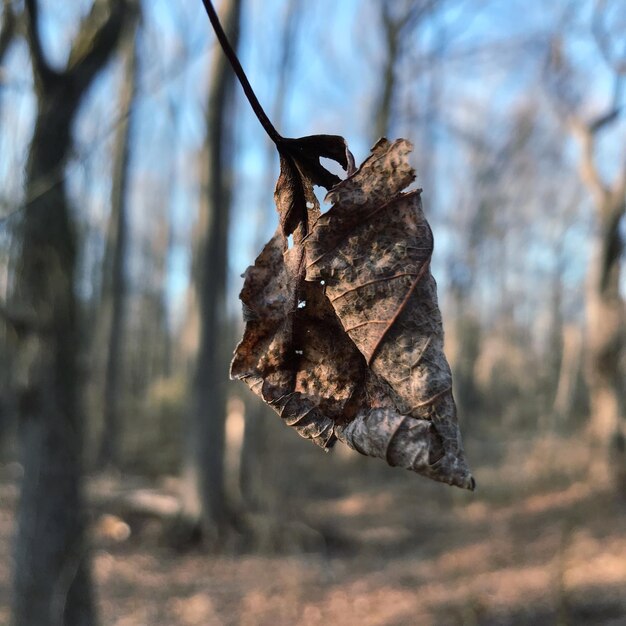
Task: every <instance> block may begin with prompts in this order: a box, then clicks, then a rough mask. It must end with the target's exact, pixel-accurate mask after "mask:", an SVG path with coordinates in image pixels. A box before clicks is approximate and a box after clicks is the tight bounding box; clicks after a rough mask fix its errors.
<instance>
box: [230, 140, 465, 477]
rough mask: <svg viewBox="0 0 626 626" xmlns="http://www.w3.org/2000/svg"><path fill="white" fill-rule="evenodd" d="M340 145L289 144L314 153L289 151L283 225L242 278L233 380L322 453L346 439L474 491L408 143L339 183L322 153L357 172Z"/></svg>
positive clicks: (375, 155)
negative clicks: (324, 192) (323, 201)
mask: <svg viewBox="0 0 626 626" xmlns="http://www.w3.org/2000/svg"><path fill="white" fill-rule="evenodd" d="M322 137H325V136H322ZM339 139H341V138H332V140H326V139H324V140H320V139H319V138H304V139H301V140H291V141H299V142H304V144H303V145H304V146H305V148H303V149H304V153H305V154H307V150H308V151H309V152H308V154H312V155H313V157H311V158H308V157H307V158H304V157H300V158H299V159H296V158H295V157H290V158H292V162H291V163H290V164H289V163H287V161H288V159H287V157H283V155H282V154H281V177H280V178H279V181H278V184H277V188H276V202H277V206H278V208H279V213H280V216H281V227H282V228H281V229H279V231H278V232H277V233H276V235H275V236H274V238H273V239H272V240H271V241H270V242H269V243H268V244H267V246H266V247H265V249H264V250H263V252H262V253H261V255H260V256H259V258H258V259H257V261H256V263H255V265H254V266H253V267H251V268H249V269H248V271H247V272H246V275H245V278H246V280H245V284H244V288H243V291H242V293H241V299H242V301H243V304H244V315H245V319H246V330H245V334H244V338H243V340H242V342H241V343H240V344H239V346H238V347H237V350H236V353H235V358H234V361H233V365H232V376H233V377H235V378H241V379H243V380H245V381H246V382H247V383H248V385H249V386H250V387H251V388H252V390H253V391H255V393H257V394H258V395H260V396H261V397H262V398H263V400H264V401H265V402H267V403H268V404H270V405H271V406H272V407H273V408H274V409H275V410H277V412H278V413H279V414H280V415H281V417H283V419H284V420H285V421H286V422H287V423H288V424H289V425H291V426H294V427H295V428H296V429H297V430H298V432H300V434H302V435H303V436H305V437H307V438H310V439H313V440H314V441H315V442H316V443H318V444H319V445H321V446H323V447H329V446H331V445H332V443H333V442H334V441H335V439H336V438H339V439H340V440H342V441H344V442H345V443H346V444H348V445H349V446H351V447H353V448H355V449H356V450H358V451H359V452H361V453H362V454H365V455H368V456H375V457H380V458H383V459H385V460H386V461H387V462H388V463H389V464H390V465H398V466H400V467H405V468H407V469H411V470H413V471H416V472H418V473H420V474H423V475H425V476H428V477H430V478H433V479H435V480H440V481H443V482H447V483H449V484H453V485H457V486H460V487H465V488H469V489H473V487H474V480H473V478H472V476H471V474H470V472H469V469H468V467H467V464H466V462H465V457H464V453H463V447H462V444H461V436H460V431H459V427H458V423H457V417H456V407H455V404H454V399H453V397H452V377H451V373H450V368H449V366H448V363H447V361H446V358H445V356H444V353H443V328H442V323H441V314H440V312H439V308H438V305H437V294H436V285H435V281H434V279H433V277H432V275H431V272H430V260H431V255H432V251H433V238H432V232H431V230H430V227H429V225H428V223H427V221H426V219H425V217H424V214H423V212H422V208H421V200H420V194H419V192H418V191H413V192H405V191H404V190H405V188H406V187H407V186H408V185H409V184H410V183H411V182H412V181H413V180H414V178H415V174H414V172H413V169H412V168H411V167H410V165H409V163H408V154H409V153H410V150H411V145H410V144H409V142H407V141H405V140H402V139H400V140H398V141H396V142H394V143H390V142H388V141H387V140H381V141H380V142H378V143H377V144H376V146H375V147H374V148H373V150H372V154H371V156H370V157H369V158H368V159H367V160H366V161H365V162H364V163H363V165H362V166H361V167H360V168H359V169H358V170H357V171H356V172H354V173H351V175H349V176H348V178H346V179H345V180H344V181H336V182H335V181H334V178H330V177H332V175H331V174H329V173H328V172H326V174H324V172H325V170H323V168H321V165H319V158H318V157H319V156H328V155H330V156H331V158H336V160H338V161H340V162H341V163H342V164H343V165H344V167H346V168H347V169H349V170H350V169H351V163H350V161H349V158H344V159H343V161H341V160H340V159H341V156H340V150H344V154H349V153H348V152H347V151H346V150H345V143H342V142H343V140H341V142H340V141H338V140H339ZM320 141H321V143H319V142H320ZM306 142H311V144H312V146H313V147H312V148H311V146H309V145H308V144H307V143H306ZM315 155H317V157H315ZM314 157H315V158H314ZM283 158H284V159H285V162H286V163H287V165H285V169H283ZM315 163H317V165H316V164H315ZM318 166H319V168H321V169H322V170H323V172H322V171H320V170H319V169H318ZM327 175H328V176H327ZM331 183H332V184H333V185H334V186H333V187H332V189H331V190H330V193H329V194H328V199H329V200H330V201H331V202H333V206H332V208H331V209H330V210H329V211H328V212H326V213H324V214H323V215H321V216H320V215H319V207H318V204H317V201H316V199H315V195H314V194H313V185H314V184H331ZM299 189H300V190H302V191H301V192H300V191H298V190H299ZM298 194H300V195H301V196H302V198H301V199H300V200H298V199H297V198H298V197H299V195H298ZM307 202H308V203H311V204H312V208H310V207H308V206H307ZM295 229H299V231H298V233H297V234H298V237H294V246H293V247H292V248H290V249H287V242H286V235H288V234H289V233H290V232H293V231H294V230H295ZM307 233H308V234H307ZM302 303H304V304H305V305H304V306H302Z"/></svg>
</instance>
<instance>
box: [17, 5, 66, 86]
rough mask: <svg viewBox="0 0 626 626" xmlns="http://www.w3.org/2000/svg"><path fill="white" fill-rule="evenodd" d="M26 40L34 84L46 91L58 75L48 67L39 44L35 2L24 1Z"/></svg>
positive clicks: (37, 14) (37, 15) (37, 6)
mask: <svg viewBox="0 0 626 626" xmlns="http://www.w3.org/2000/svg"><path fill="white" fill-rule="evenodd" d="M24 8H25V16H26V40H27V41H28V47H29V48H30V54H31V57H32V64H33V72H34V74H35V83H36V84H37V88H38V89H42V90H44V91H45V90H46V89H47V88H48V87H49V86H50V84H51V83H52V82H54V81H55V80H57V79H58V78H59V74H58V73H57V72H56V71H55V70H54V69H53V68H52V67H50V65H49V63H48V60H47V59H46V55H45V54H44V51H43V46H42V44H41V36H40V34H39V4H38V2H37V0H25V3H24Z"/></svg>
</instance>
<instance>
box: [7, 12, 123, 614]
mask: <svg viewBox="0 0 626 626" xmlns="http://www.w3.org/2000/svg"><path fill="white" fill-rule="evenodd" d="M125 8H126V4H125V2H122V1H121V0H120V1H117V2H114V3H112V6H111V11H110V13H109V15H108V17H107V18H106V20H105V21H104V22H102V21H101V16H102V14H101V13H100V12H99V11H98V10H93V11H92V12H91V13H89V14H88V15H87V16H86V18H85V21H84V23H83V24H82V25H81V30H80V32H79V34H78V35H77V37H76V39H75V41H74V43H73V46H72V50H71V53H70V58H69V61H68V67H67V69H66V70H64V71H62V72H61V71H57V70H54V69H52V68H51V67H50V65H49V64H48V62H47V59H46V57H45V55H44V52H43V50H42V44H41V39H40V37H39V24H38V4H37V2H36V0H27V1H26V16H27V36H28V40H29V46H30V51H31V57H32V63H33V70H34V76H35V88H36V97H37V116H36V121H35V129H34V133H33V138H32V142H31V146H30V152H29V157H28V164H27V171H26V198H27V199H26V207H25V212H24V217H23V221H22V224H21V251H20V259H19V264H18V267H17V285H16V290H15V294H14V302H15V306H19V307H21V308H23V309H24V310H28V311H29V312H30V313H31V314H32V318H33V321H32V324H31V325H30V328H29V329H28V330H29V332H28V333H26V334H25V335H24V336H23V338H22V342H21V346H20V354H19V359H20V370H21V371H22V372H23V376H22V380H23V386H22V389H21V392H20V400H19V404H20V407H19V417H20V425H19V427H20V428H19V437H20V445H21V451H20V452H21V462H22V464H23V467H24V476H23V480H22V488H21V497H20V504H19V510H18V520H17V537H16V544H15V576H14V596H13V611H14V613H13V619H14V624H15V626H34V625H39V624H41V625H43V624H46V625H50V626H60V625H67V626H70V625H72V626H73V625H81V626H82V625H85V626H89V625H91V624H94V623H95V621H96V618H95V611H94V606H93V601H92V591H91V581H90V567H89V557H88V550H87V547H86V542H85V538H84V519H83V506H82V497H81V489H80V477H81V458H80V455H81V450H82V424H81V417H80V409H79V384H80V383H79V380H80V374H79V372H78V367H77V341H78V328H77V310H76V299H75V294H74V275H75V262H76V234H75V231H74V227H73V224H72V219H71V215H70V210H69V206H68V200H67V194H66V188H65V181H64V173H65V172H64V167H65V162H66V160H67V158H68V155H69V152H70V148H71V129H72V123H73V121H74V117H75V115H76V112H77V110H78V107H79V105H80V103H81V100H82V99H83V97H84V95H85V94H86V92H87V89H88V88H89V86H90V85H91V83H92V81H93V79H94V78H95V76H96V75H97V74H98V72H99V71H100V69H101V68H102V67H103V65H104V64H105V62H106V61H107V60H108V58H109V56H110V54H111V52H112V51H113V49H114V47H115V46H116V44H117V39H118V37H119V33H120V30H121V28H122V23H123V17H124V13H125Z"/></svg>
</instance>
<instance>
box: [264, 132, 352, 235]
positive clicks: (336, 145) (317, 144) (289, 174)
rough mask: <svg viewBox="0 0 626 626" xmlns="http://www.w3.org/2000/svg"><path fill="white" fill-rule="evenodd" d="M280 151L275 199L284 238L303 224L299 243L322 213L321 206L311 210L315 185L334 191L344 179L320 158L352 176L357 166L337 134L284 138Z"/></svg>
mask: <svg viewBox="0 0 626 626" xmlns="http://www.w3.org/2000/svg"><path fill="white" fill-rule="evenodd" d="M277 148H278V153H279V155H280V175H279V177H278V182H277V183H276V191H275V193H274V200H275V202H276V208H277V209H278V215H279V219H280V226H281V229H282V232H283V235H285V236H289V235H291V234H292V233H293V232H294V231H295V230H296V228H297V227H298V225H300V224H302V225H304V226H305V228H304V229H303V231H302V232H301V233H298V236H297V237H296V239H297V240H298V241H299V239H301V238H302V237H303V236H304V235H305V234H306V232H307V229H306V225H308V224H309V223H310V222H311V221H312V220H313V219H314V218H315V217H317V213H319V207H317V212H314V211H312V210H311V205H312V204H313V205H316V206H317V205H318V203H317V201H316V199H315V193H314V192H313V185H318V186H320V187H325V188H326V189H331V187H333V186H334V185H336V184H337V183H338V182H339V181H340V180H341V179H340V178H339V177H338V176H336V175H335V174H331V173H330V172H329V171H328V170H327V169H326V168H325V167H324V166H323V165H322V164H321V163H320V157H326V158H328V159H332V160H333V161H336V162H337V163H339V164H340V165H341V166H342V167H343V168H344V169H345V170H347V171H348V172H349V173H351V170H352V168H353V167H354V160H353V158H352V154H351V153H350V151H349V150H348V146H347V145H346V141H345V139H344V138H343V137H339V136H338V135H311V136H309V137H300V138H298V139H291V138H281V140H280V142H279V143H278V144H277ZM307 205H308V206H307Z"/></svg>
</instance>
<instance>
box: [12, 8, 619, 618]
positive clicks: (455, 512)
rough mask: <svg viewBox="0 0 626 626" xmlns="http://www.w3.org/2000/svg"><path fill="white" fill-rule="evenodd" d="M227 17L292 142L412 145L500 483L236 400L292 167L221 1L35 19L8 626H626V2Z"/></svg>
mask: <svg viewBox="0 0 626 626" xmlns="http://www.w3.org/2000/svg"><path fill="white" fill-rule="evenodd" d="M218 8H219V10H220V14H221V15H222V20H223V23H224V25H225V28H226V30H227V32H228V33H229V36H230V39H231V41H232V42H233V45H234V46H235V47H236V48H237V50H238V54H239V56H240V59H241V61H242V64H243V66H244V67H245V69H246V72H247V74H248V76H249V78H250V80H251V82H252V84H253V87H254V89H255V91H256V92H257V95H258V97H259V99H260V101H261V102H262V103H263V105H264V106H265V109H266V110H267V112H268V114H269V115H270V117H271V119H272V121H273V122H274V125H275V126H276V127H277V128H278V129H279V131H280V132H281V133H282V134H283V135H285V136H291V137H299V136H303V135H309V134H315V133H336V134H341V135H343V136H344V137H346V139H347V140H348V143H349V146H350V148H351V149H352V151H353V153H354V154H355V157H356V161H357V163H358V162H361V161H362V160H363V159H364V158H365V157H366V156H367V154H368V151H369V148H370V147H371V146H372V145H373V144H374V143H375V141H376V140H377V139H378V138H379V137H381V136H387V137H389V138H390V139H393V138H396V137H405V138H407V139H409V140H410V141H411V142H412V143H413V144H414V146H415V149H414V153H413V155H412V159H413V165H414V167H415V169H416V171H417V176H418V178H417V184H418V186H419V187H422V188H423V190H424V191H423V200H424V209H425V213H426V215H427V218H428V219H429V221H430V223H431V225H432V228H433V231H434V236H435V253H434V256H433V263H432V270H433V274H434V276H435V278H436V279H437V283H438V288H439V298H440V306H441V309H442V313H443V316H444V327H445V330H446V353H447V356H448V358H449V360H450V363H451V366H452V370H453V374H454V380H455V397H456V399H457V404H458V406H459V415H460V422H461V427H462V431H463V433H464V439H465V445H466V450H467V453H468V457H469V460H470V463H471V464H472V468H473V470H474V475H475V477H476V480H477V483H478V491H477V492H476V493H475V494H470V493H464V492H461V491H458V490H453V489H450V488H448V487H447V486H444V485H439V484H434V483H433V484H429V483H428V482H427V481H426V480H425V479H423V478H420V477H417V476H415V475H412V474H410V473H408V472H404V471H402V470H398V469H395V470H394V469H391V468H388V467H386V466H385V465H384V463H382V462H380V461H376V460H373V459H365V458H363V457H360V456H359V455H357V454H356V453H353V452H351V451H349V450H347V449H346V448H342V447H341V446H337V449H335V450H334V451H333V452H332V453H330V454H328V455H326V454H324V453H323V452H322V451H321V450H319V449H316V448H315V447H314V446H312V445H311V444H309V443H307V442H305V441H304V440H302V439H300V438H299V437H298V436H297V435H296V433H295V432H293V431H291V430H289V429H287V428H286V426H285V425H284V424H281V421H280V418H279V417H278V416H276V415H275V414H273V413H272V412H271V411H269V412H268V411H267V410H266V409H265V408H264V407H263V406H261V405H260V404H259V403H258V401H257V400H256V398H254V397H252V395H251V394H250V393H249V392H248V391H247V389H246V388H245V386H244V385H242V384H240V383H233V382H230V381H229V380H228V366H229V359H230V355H231V354H232V351H233V349H234V347H235V345H236V343H237V341H238V339H239V338H240V336H241V333H242V316H241V307H240V302H239V301H238V298H237V296H238V293H239V291H240V289H241V285H242V279H241V278H240V276H241V274H242V272H243V271H244V270H245V268H246V267H247V266H248V265H250V264H251V263H252V261H253V259H254V258H255V256H256V255H257V254H258V252H259V250H260V248H261V245H262V244H263V242H264V241H266V240H267V239H268V238H269V237H270V236H271V234H272V232H273V231H274V230H275V229H276V226H277V216H276V212H275V208H274V206H273V188H274V184H275V181H276V178H277V175H278V160H277V158H276V154H275V150H274V148H273V145H271V144H270V142H269V140H268V139H267V138H266V136H265V134H264V133H263V131H262V129H261V127H260V126H259V124H258V121H257V120H256V118H255V117H254V115H253V113H252V111H251V110H250V108H249V106H248V104H247V102H246V101H245V100H244V98H243V95H242V92H241V90H240V89H239V87H238V85H236V84H235V82H234V77H233V75H232V72H231V70H230V68H229V67H228V66H227V65H226V61H225V59H224V57H223V55H222V53H221V50H220V49H219V47H218V46H217V44H216V40H215V37H214V35H213V33H212V31H211V29H210V25H209V22H208V19H207V18H206V14H205V13H204V9H203V6H202V3H201V2H178V3H172V2H165V1H163V0H155V1H153V2H140V1H139V0H125V1H123V0H95V1H94V2H93V3H92V2H90V1H87V0H84V1H83V0H80V1H76V2H72V3H55V2H52V1H50V0H39V2H36V1H35V0H26V1H24V2H18V1H15V0H4V3H3V7H2V22H1V26H0V313H1V315H0V342H1V343H2V348H1V349H0V391H1V395H0V557H1V558H0V623H9V621H10V619H11V615H12V616H13V618H12V619H13V620H14V623H15V624H18V625H22V624H29V625H31V624H37V623H42V624H43V623H51V624H52V623H57V622H58V623H67V624H75V623H76V624H78V623H81V624H93V623H96V621H97V619H98V615H99V616H100V621H101V622H102V623H104V624H119V625H122V624H129V625H130V624H160V623H163V624H239V623H241V624H294V623H302V624H317V623H322V622H326V623H333V624H352V623H357V622H358V623H366V624H405V623H406V624H414V623H420V624H428V623H433V624H443V623H451V624H457V623H458V624H526V623H528V624H531V623H532V624H538V623H545V624H553V623H562V624H569V623H574V624H575V623H580V624H583V623H584V624H589V623H602V624H606V623H616V624H617V623H620V620H623V619H626V600H625V599H624V597H623V593H622V590H623V589H624V587H625V586H626V535H625V534H624V531H625V530H626V523H625V522H624V501H625V494H626V460H625V458H624V457H625V454H626V422H625V420H626V413H625V406H626V384H625V383H624V381H625V380H626V378H625V373H626V370H625V368H626V351H625V350H624V342H625V339H626V337H625V331H626V324H625V322H624V320H625V310H624V297H625V294H626V278H624V273H623V271H622V266H623V262H624V251H623V240H624V237H625V236H626V226H625V223H626V222H625V220H624V219H623V216H624V212H625V209H626V115H625V114H623V108H624V106H625V104H626V86H625V85H626V11H624V4H623V2H621V1H620V0H606V1H602V0H598V1H591V0H559V1H558V2H550V3H544V2H530V3H529V2H521V1H519V2H518V1H517V0H510V1H506V2H503V1H501V0H395V1H392V0H365V1H360V2H357V1H356V0H354V1H353V0H345V1H342V2H341V3H338V2H334V3H333V2H327V0H319V1H317V2H304V1H302V0H281V1H278V0H267V1H264V2H261V1H258V0H222V2H221V3H219V4H218ZM323 210H324V209H323ZM18 502H19V503H20V504H18ZM42 541H43V542H44V543H45V545H46V546H50V549H49V550H43V549H42V548H41V545H42ZM68 563H69V564H70V565H71V566H72V567H69V565H68ZM68 567H69V569H71V571H73V572H74V575H72V576H70V578H69V579H67V580H66V573H67V571H68ZM76 572H78V573H76ZM63 581H64V582H63ZM61 583H63V584H61ZM35 597H36V598H37V601H33V598H35ZM61 616H63V617H61ZM55 619H56V620H57V622H55V621H54V620H55ZM37 620H39V621H37ZM59 620H60V621H59ZM62 620H65V622H63V621H62Z"/></svg>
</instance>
